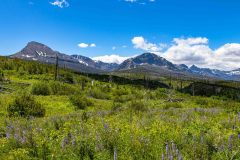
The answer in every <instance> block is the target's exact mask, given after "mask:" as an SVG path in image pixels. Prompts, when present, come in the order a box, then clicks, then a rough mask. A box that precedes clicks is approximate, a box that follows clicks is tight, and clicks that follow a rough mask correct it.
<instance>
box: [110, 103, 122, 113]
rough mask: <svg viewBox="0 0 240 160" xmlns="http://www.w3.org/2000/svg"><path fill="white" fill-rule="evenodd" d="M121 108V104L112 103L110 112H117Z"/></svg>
mask: <svg viewBox="0 0 240 160" xmlns="http://www.w3.org/2000/svg"><path fill="white" fill-rule="evenodd" d="M121 107H122V104H121V103H116V102H114V103H113V105H112V108H111V110H112V111H118V110H119V109H120V108H121Z"/></svg>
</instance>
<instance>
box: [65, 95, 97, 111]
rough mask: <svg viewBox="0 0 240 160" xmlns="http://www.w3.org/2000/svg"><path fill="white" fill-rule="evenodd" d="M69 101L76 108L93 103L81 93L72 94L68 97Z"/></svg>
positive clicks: (85, 106) (83, 107)
mask: <svg viewBox="0 0 240 160" xmlns="http://www.w3.org/2000/svg"><path fill="white" fill-rule="evenodd" d="M70 101H71V103H72V104H73V105H74V106H76V108H77V109H85V108H87V107H88V106H91V105H93V103H92V101H91V100H90V99H89V98H87V97H85V96H82V95H73V96H71V97H70Z"/></svg>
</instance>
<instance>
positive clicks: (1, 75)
mask: <svg viewBox="0 0 240 160" xmlns="http://www.w3.org/2000/svg"><path fill="white" fill-rule="evenodd" d="M0 81H4V73H3V71H2V70H1V69H0Z"/></svg>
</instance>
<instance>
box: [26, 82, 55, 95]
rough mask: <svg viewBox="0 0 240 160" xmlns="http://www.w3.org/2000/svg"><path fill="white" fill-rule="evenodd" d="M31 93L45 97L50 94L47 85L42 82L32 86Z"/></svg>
mask: <svg viewBox="0 0 240 160" xmlns="http://www.w3.org/2000/svg"><path fill="white" fill-rule="evenodd" d="M31 93H32V94H33V95H43V96H47V95H50V94H51V91H50V88H49V85H48V83H46V82H45V83H44V82H37V83H34V84H33V85H32V90H31Z"/></svg>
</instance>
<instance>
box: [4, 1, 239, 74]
mask: <svg viewBox="0 0 240 160" xmlns="http://www.w3.org/2000/svg"><path fill="white" fill-rule="evenodd" d="M239 8H240V1H238V0H199V1H197V0H184V1H180V0H5V1H4V2H2V3H1V5H0V35H1V36H0V44H1V45H0V54H1V55H9V54H13V53H15V52H17V51H19V50H20V49H22V48H23V47H24V46H25V45H26V43H27V42H29V41H38V42H41V43H44V44H46V45H48V46H50V47H51V48H53V49H55V50H58V51H60V52H63V53H67V54H80V55H85V56H89V57H99V56H103V55H112V54H115V55H119V56H120V57H131V56H133V55H136V54H140V53H143V52H145V51H151V52H156V53H157V54H159V55H161V56H163V57H166V58H168V59H170V60H172V61H173V62H175V63H186V64H188V65H192V64H195V63H196V59H198V58H199V59H201V58H204V57H205V59H204V60H202V61H201V62H200V63H197V65H199V66H209V67H212V68H219V67H220V68H223V69H234V68H240V66H239V67H238V65H237V63H236V62H233V59H234V60H236V59H235V57H232V56H231V57H229V54H230V53H229V50H230V51H231V54H232V55H233V54H234V55H237V56H240V45H239V43H240V29H239V28H240V18H239V17H240V9H239ZM134 38H135V39H134ZM174 38H175V39H174ZM205 38H206V39H207V41H206V39H205ZM177 39H178V40H182V41H181V42H183V40H185V41H184V46H183V47H182V48H179V47H181V45H182V44H180V43H179V42H180V41H176V40H177ZM196 39H198V40H199V41H198V42H196ZM134 40H135V42H134ZM194 40H195V43H192V42H191V43H189V41H194ZM80 44H81V45H80ZM227 44H229V45H230V46H226V45H227ZM186 45H187V46H186ZM82 47H85V48H82ZM173 47H175V48H173ZM177 47H178V48H177ZM184 47H187V48H184ZM204 47H205V48H204ZM227 47H228V48H227ZM176 48H177V49H176ZM183 48H184V49H183ZM202 48H204V50H202V51H201V49H202ZM174 49H175V50H174ZM195 49H197V51H195ZM208 49H209V53H206V52H208ZM224 49H225V50H224ZM181 50H182V51H181ZM185 50H189V51H188V52H191V53H184V52H185ZM219 50H220V51H219ZM180 51H181V53H180V54H181V55H175V54H179V53H178V52H180ZM216 51H217V52H216ZM173 52H174V53H173ZM193 52H194V53H193ZM195 52H200V53H195ZM202 52H203V53H202ZM220 52H221V53H220ZM235 52H237V53H235ZM205 54H210V56H212V55H213V54H214V57H210V59H211V62H206V61H209V60H206V55H205ZM183 55H184V56H183ZM202 55H204V56H202ZM217 55H218V56H221V55H224V56H226V55H227V56H228V57H227V58H228V59H229V61H231V62H229V64H227V65H226V66H224V67H222V64H220V62H217V61H223V60H218V59H217V58H216V56H217ZM178 56H180V57H178ZM181 56H182V57H181ZM194 56H195V57H194ZM201 56H202V57H201ZM176 57H178V58H176ZM101 58H102V57H101ZM105 58H106V56H105ZM108 58H109V57H108ZM110 58H111V57H110ZM225 58H226V57H225ZM103 60H104V59H103ZM194 60H195V61H194ZM228 66H229V67H228Z"/></svg>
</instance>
